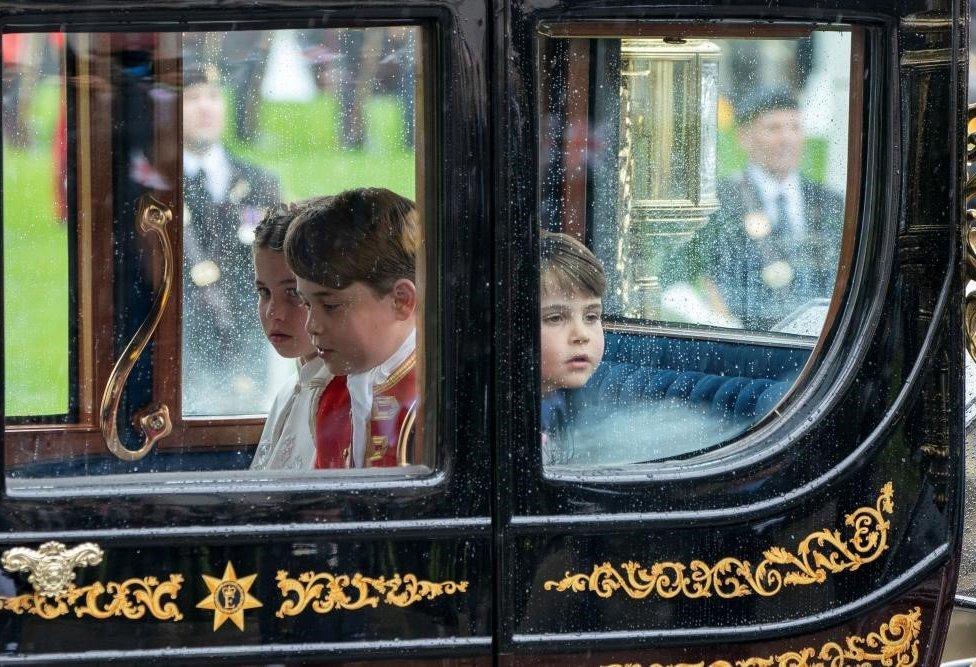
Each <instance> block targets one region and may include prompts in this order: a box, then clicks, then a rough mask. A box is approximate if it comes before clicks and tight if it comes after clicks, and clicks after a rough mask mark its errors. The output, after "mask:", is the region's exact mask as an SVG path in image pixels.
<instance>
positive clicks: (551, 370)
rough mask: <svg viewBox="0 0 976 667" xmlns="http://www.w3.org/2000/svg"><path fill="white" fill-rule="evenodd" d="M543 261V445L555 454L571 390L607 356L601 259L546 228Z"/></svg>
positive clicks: (550, 455) (541, 347) (549, 455)
mask: <svg viewBox="0 0 976 667" xmlns="http://www.w3.org/2000/svg"><path fill="white" fill-rule="evenodd" d="M541 245H542V247H541V254H542V262H541V265H540V279H539V282H540V288H541V293H540V298H539V310H540V315H541V337H540V342H541V346H540V357H541V360H540V361H541V363H540V376H541V377H540V379H541V383H542V431H543V446H544V448H545V449H546V454H547V458H550V459H552V458H553V456H554V455H555V454H554V451H553V447H552V443H549V442H548V440H549V438H550V437H552V436H556V437H558V436H559V434H560V433H561V432H562V431H564V430H565V428H566V425H567V420H568V419H569V418H570V417H571V415H569V412H571V411H572V410H571V407H570V404H571V403H576V402H575V401H570V400H568V399H570V398H571V394H570V392H571V390H576V389H580V388H582V387H583V386H584V385H585V384H586V383H587V381H588V380H589V379H590V378H591V377H592V376H593V373H594V371H596V368H597V366H599V365H600V361H601V360H602V359H603V344H604V341H603V293H604V291H605V290H606V287H607V280H606V276H605V274H604V272H603V266H602V265H601V264H600V260H598V259H597V258H596V256H595V255H594V254H593V253H592V252H591V251H590V249H589V248H587V247H586V246H585V245H583V244H582V243H580V242H579V241H577V240H576V239H574V238H573V237H571V236H568V235H566V234H554V233H551V232H546V231H543V232H542V244H541Z"/></svg>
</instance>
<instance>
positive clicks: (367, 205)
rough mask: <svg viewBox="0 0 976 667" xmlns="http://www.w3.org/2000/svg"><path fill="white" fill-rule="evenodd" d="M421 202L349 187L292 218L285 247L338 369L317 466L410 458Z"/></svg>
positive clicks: (318, 338)
mask: <svg viewBox="0 0 976 667" xmlns="http://www.w3.org/2000/svg"><path fill="white" fill-rule="evenodd" d="M419 245H420V229H419V222H418V220H417V211H416V209H415V208H414V205H413V203H412V202H411V201H410V200H408V199H405V198H403V197H401V196H399V195H397V194H395V193H393V192H391V191H389V190H384V189H381V188H362V189H357V190H347V191H345V192H342V193H340V194H338V195H336V196H335V197H333V198H331V199H330V200H329V201H328V202H327V203H325V204H323V205H321V206H313V207H311V208H309V209H308V210H307V211H305V212H303V213H302V214H301V215H299V216H298V218H297V219H296V220H295V221H294V223H292V225H291V227H290V228H289V230H288V235H287V237H286V238H285V256H286V258H287V260H288V265H289V266H290V267H291V269H292V271H294V273H295V275H296V276H297V278H298V281H297V282H298V292H299V294H300V295H301V297H302V299H303V301H304V302H305V305H306V307H307V309H308V321H307V323H306V329H307V330H308V333H309V334H310V336H311V338H312V343H313V344H314V345H315V347H316V348H317V350H318V355H319V356H320V357H321V358H322V359H323V360H324V361H325V363H326V365H327V366H328V367H329V369H330V370H331V372H332V373H334V374H335V375H336V376H337V377H336V378H335V379H334V380H332V382H330V383H329V385H328V387H326V389H325V391H324V392H323V394H322V398H321V400H320V401H319V406H318V411H317V412H316V416H315V447H316V459H315V467H316V468H367V467H379V466H395V465H404V464H406V463H408V462H409V461H408V452H407V449H408V447H409V443H410V441H411V439H412V433H413V424H414V418H415V414H416V409H417V382H416V354H415V345H416V317H417V307H418V295H417V287H416V265H417V252H418V249H419Z"/></svg>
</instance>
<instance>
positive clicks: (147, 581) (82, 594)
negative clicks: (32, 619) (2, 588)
mask: <svg viewBox="0 0 976 667" xmlns="http://www.w3.org/2000/svg"><path fill="white" fill-rule="evenodd" d="M182 583H183V577H182V575H179V574H171V575H169V579H168V580H167V581H163V582H160V581H159V580H158V579H157V578H156V577H144V578H141V579H136V578H133V579H126V580H125V581H122V582H116V581H110V582H108V583H107V584H102V583H101V582H95V583H93V584H89V585H87V586H75V585H74V584H69V585H68V587H67V588H66V589H65V590H63V591H62V592H60V593H58V594H57V595H55V596H53V597H52V596H47V595H42V594H40V593H28V594H26V595H18V596H16V597H9V598H5V597H0V609H3V610H5V611H11V612H13V613H15V614H31V615H33V616H39V617H41V618H43V619H45V620H51V619H54V618H58V617H59V616H64V615H65V614H67V613H68V612H69V611H70V610H71V609H74V612H75V614H76V615H77V616H78V618H81V617H83V616H91V617H93V618H97V619H99V620H103V619H106V618H112V617H114V616H123V617H125V618H127V619H129V620H133V621H134V620H138V619H140V618H144V617H145V616H146V614H149V615H150V616H152V617H154V618H156V619H158V620H160V621H174V622H175V621H180V620H182V619H183V614H181V613H180V609H179V607H178V606H177V604H176V596H177V595H178V594H179V592H180V588H181V585H182ZM106 595H107V596H108V598H107V599H106V598H105V596H106ZM167 597H168V598H170V599H169V600H165V599H164V598H167Z"/></svg>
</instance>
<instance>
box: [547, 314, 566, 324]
mask: <svg viewBox="0 0 976 667" xmlns="http://www.w3.org/2000/svg"><path fill="white" fill-rule="evenodd" d="M542 321H543V322H544V323H545V324H559V323H560V322H562V321H563V315H562V313H550V314H549V315H545V316H543V318H542Z"/></svg>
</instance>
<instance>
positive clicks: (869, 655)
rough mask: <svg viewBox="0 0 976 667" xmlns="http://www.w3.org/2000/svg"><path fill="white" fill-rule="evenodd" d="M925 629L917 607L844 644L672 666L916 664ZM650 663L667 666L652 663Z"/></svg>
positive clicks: (631, 666) (633, 665)
mask: <svg viewBox="0 0 976 667" xmlns="http://www.w3.org/2000/svg"><path fill="white" fill-rule="evenodd" d="M921 632H922V610H921V609H920V608H918V607H915V608H914V609H912V610H911V611H909V612H908V613H907V614H895V615H894V616H892V617H891V619H890V620H889V621H888V622H887V623H882V624H881V627H880V628H879V629H878V630H877V631H876V632H869V633H868V634H867V635H866V636H864V637H861V636H859V635H852V636H848V637H847V638H846V639H845V640H844V642H843V644H841V643H839V642H827V643H825V644H823V645H822V646H821V647H820V648H819V649H818V648H813V647H806V648H802V649H800V650H798V651H787V652H785V653H779V654H777V655H771V656H768V657H765V658H762V657H751V658H745V659H743V660H713V661H711V662H708V663H706V662H705V661H704V660H703V661H701V662H696V663H678V664H676V665H668V667H705V665H706V664H707V665H708V667H846V666H847V665H857V666H858V667H873V666H874V665H878V666H879V667H914V666H915V665H916V664H918V641H919V640H918V638H919V635H920V634H921ZM602 667H643V665H642V664H641V663H639V662H625V663H619V662H617V663H612V664H609V665H603V666H602ZM647 667H664V666H663V665H660V664H658V663H650V664H648V666H647Z"/></svg>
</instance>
